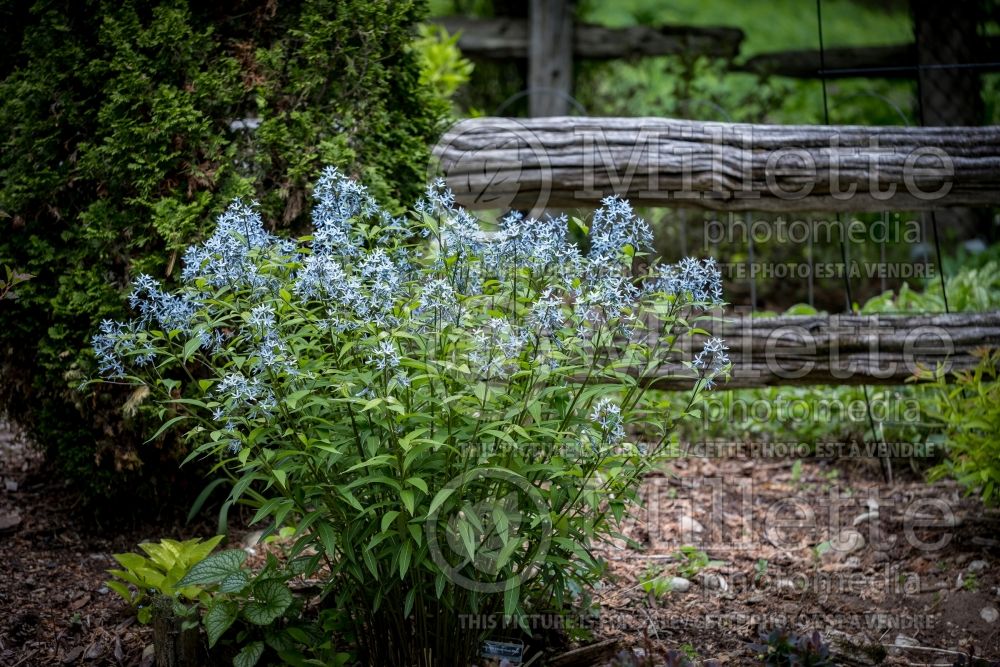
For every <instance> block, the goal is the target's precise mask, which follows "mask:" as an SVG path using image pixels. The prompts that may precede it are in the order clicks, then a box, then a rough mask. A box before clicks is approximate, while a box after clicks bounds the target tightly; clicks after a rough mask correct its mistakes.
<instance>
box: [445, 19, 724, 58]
mask: <svg viewBox="0 0 1000 667" xmlns="http://www.w3.org/2000/svg"><path fill="white" fill-rule="evenodd" d="M434 23H437V24H438V25H441V26H444V28H445V29H446V30H447V31H448V32H449V33H452V34H456V33H457V34H458V48H459V49H461V50H462V53H464V54H465V55H467V56H473V57H478V58H490V59H497V60H508V59H524V58H527V57H528V54H529V51H530V43H531V39H530V36H531V29H530V23H529V21H528V19H519V18H510V17H503V18H493V19H477V18H467V17H464V16H447V17H442V18H438V19H434ZM742 41H743V31H742V30H740V29H739V28H726V27H706V28H700V27H692V26H660V27H652V26H641V25H638V26H628V27H625V28H608V27H605V26H602V25H593V24H590V23H575V24H574V26H573V36H572V50H573V57H575V58H578V59H582V60H611V59H616V58H635V57H641V56H673V55H680V54H685V55H688V56H696V55H702V56H711V57H716V58H732V57H734V56H736V54H737V53H739V50H740V43H741V42H742Z"/></svg>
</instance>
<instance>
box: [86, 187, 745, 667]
mask: <svg viewBox="0 0 1000 667" xmlns="http://www.w3.org/2000/svg"><path fill="white" fill-rule="evenodd" d="M314 197H315V203H314V207H313V211H312V217H313V223H314V226H315V231H314V233H313V235H312V236H311V237H306V238H303V239H300V240H299V241H289V240H285V239H281V238H278V237H276V236H274V235H272V234H270V233H269V232H268V231H267V230H266V229H265V227H264V225H263V223H262V220H261V219H260V217H259V215H258V214H257V212H256V207H255V206H254V205H253V204H250V205H247V204H243V203H240V202H236V203H234V204H233V205H232V206H231V207H230V209H229V210H228V211H226V213H225V214H223V215H222V216H221V217H220V218H219V222H218V225H217V227H216V229H215V231H214V233H213V234H212V236H211V237H210V238H208V239H207V240H206V241H205V242H204V243H201V244H199V245H196V246H193V247H191V248H190V249H189V250H188V251H187V253H186V255H185V258H184V259H185V265H184V269H183V273H182V279H183V280H182V284H181V286H180V287H179V288H178V289H177V290H175V291H174V292H166V291H165V290H164V289H163V288H162V287H161V286H160V285H159V284H158V283H157V282H156V281H155V280H153V279H152V278H150V277H148V276H141V277H140V278H139V279H138V280H136V282H135V287H134V289H133V292H132V294H131V296H130V303H131V305H132V306H133V308H134V309H135V312H136V317H135V319H133V320H131V321H129V322H105V323H104V324H103V325H102V327H101V330H100V332H99V333H98V334H97V335H96V336H95V337H94V349H95V350H96V352H97V355H98V357H99V359H100V363H101V369H102V372H103V373H104V374H105V375H106V376H107V377H108V378H112V379H117V380H118V381H126V382H131V383H142V384H146V385H148V386H149V388H150V389H151V390H152V391H153V393H154V395H157V396H158V397H159V399H160V401H159V403H158V406H159V410H160V411H161V418H162V420H163V423H164V428H167V427H172V426H175V425H181V426H182V427H184V429H185V432H186V433H187V435H188V437H189V439H190V441H191V443H192V444H193V450H192V454H191V456H192V457H213V458H214V459H217V460H218V461H219V465H218V468H217V469H218V470H219V471H220V472H221V473H222V474H226V475H228V476H230V477H231V479H232V482H233V487H232V491H231V493H230V496H229V503H230V504H231V503H242V504H245V505H249V506H251V507H253V508H255V509H256V516H255V517H254V519H255V521H263V520H265V519H266V520H267V521H268V528H267V530H268V532H270V533H273V532H277V531H280V530H282V529H284V530H285V531H286V533H287V532H291V534H292V538H291V542H290V543H289V545H288V552H287V557H288V559H289V560H288V563H289V567H292V568H293V569H294V571H295V572H301V573H304V574H306V575H307V576H318V577H321V578H322V580H323V581H324V582H325V587H324V590H323V594H322V596H321V600H320V602H318V603H315V604H313V605H312V607H308V606H307V607H308V608H309V609H312V610H313V611H314V612H315V613H316V614H318V615H319V617H320V618H324V617H326V618H329V617H332V616H337V615H339V616H338V617H339V618H340V619H341V620H342V621H343V622H344V623H345V625H344V626H343V627H345V628H346V630H344V635H343V638H344V641H345V642H352V643H353V644H354V645H355V647H356V650H357V651H359V653H360V655H361V657H362V658H363V659H365V660H367V661H369V662H371V663H373V664H415V663H417V662H425V661H426V660H427V656H430V661H431V662H436V663H439V664H468V661H469V659H470V658H471V657H472V656H474V655H475V654H476V652H477V650H478V647H479V643H480V642H481V640H482V638H483V636H482V635H483V633H482V632H480V631H478V630H475V629H471V630H470V629H469V628H467V627H463V624H462V623H461V622H460V617H462V616H463V615H468V614H489V613H503V614H504V615H505V616H506V617H507V618H509V619H512V621H515V622H516V621H517V620H518V619H520V618H522V617H523V615H524V614H525V613H527V612H529V611H539V610H554V609H560V608H563V607H565V606H566V605H570V604H573V603H576V602H579V601H580V594H581V591H586V590H587V588H588V586H589V585H590V584H592V583H593V582H594V581H595V579H596V578H597V577H598V576H599V574H600V572H601V567H602V564H601V562H600V561H599V559H598V558H597V557H596V556H595V555H594V554H593V552H592V549H591V546H592V544H594V543H595V542H597V541H601V540H604V539H606V538H609V537H611V536H612V535H614V532H615V527H616V525H617V522H619V521H621V519H622V517H623V515H624V513H625V511H626V509H627V508H628V507H629V505H630V504H632V503H634V502H636V498H637V496H636V490H637V487H638V484H639V481H640V479H641V477H642V475H643V473H644V472H645V471H647V470H648V469H649V468H650V467H651V466H653V465H655V464H656V463H657V462H658V461H659V460H660V458H661V457H662V456H663V453H664V452H665V451H666V449H667V447H666V445H667V444H668V443H669V442H670V438H671V435H672V433H673V425H674V422H675V420H676V419H678V418H680V417H682V416H683V414H684V413H685V412H689V411H691V410H692V409H694V408H693V406H694V404H695V402H696V400H697V397H698V394H699V392H700V391H701V390H703V389H705V388H708V387H710V386H711V384H712V383H713V382H714V381H715V379H716V378H717V377H718V376H719V375H721V374H724V373H725V372H727V369H728V361H729V360H728V356H727V354H726V350H727V348H726V347H725V345H724V343H723V342H722V341H721V340H719V339H717V338H708V339H707V340H704V341H701V342H703V349H702V350H701V351H700V352H698V353H697V355H696V356H693V358H692V357H691V356H690V352H689V351H688V350H689V349H690V345H689V343H694V342H695V341H697V340H698V339H699V338H704V337H705V336H706V335H707V334H706V332H705V331H703V330H701V329H699V328H698V327H699V322H700V321H702V320H704V319H706V318H710V317H711V316H712V315H711V313H712V311H713V310H714V309H717V308H718V307H720V306H722V293H721V280H720V274H719V271H718V268H717V267H716V265H715V264H714V262H713V261H712V260H701V261H699V260H695V259H687V260H684V261H683V262H681V263H680V264H678V265H658V264H656V263H655V262H654V263H653V264H652V266H647V265H646V264H644V262H645V256H646V253H647V251H648V250H649V246H650V244H651V240H652V234H651V232H650V229H649V227H648V226H647V225H646V223H645V222H644V221H643V220H642V219H640V218H639V217H637V216H636V215H635V214H634V212H633V211H632V209H631V207H630V206H629V204H628V203H627V202H626V201H623V200H621V199H619V198H617V197H609V198H607V199H606V200H604V202H603V205H602V207H601V208H600V209H599V210H598V211H597V212H596V213H595V214H594V217H593V220H592V223H591V225H590V230H589V247H587V248H581V247H580V246H578V245H577V244H576V243H574V242H573V241H572V240H571V236H570V234H569V229H570V225H571V224H576V225H578V226H580V227H581V228H584V227H583V223H582V222H580V221H578V220H574V221H572V222H571V221H570V220H569V219H567V218H566V217H565V216H562V217H548V218H546V219H544V220H535V219H526V218H525V217H524V216H522V215H521V214H520V213H516V212H515V213H510V214H508V215H507V216H505V217H504V218H503V219H502V220H500V222H499V223H498V224H497V225H495V226H493V227H488V226H485V225H483V224H482V223H480V221H478V220H477V219H476V218H474V217H473V216H472V215H471V214H469V213H468V212H467V211H464V210H462V209H460V208H458V207H456V205H455V202H454V198H453V196H452V194H451V193H450V192H449V191H448V190H447V189H446V187H445V186H444V184H443V183H442V182H440V181H438V182H435V183H434V184H432V185H431V186H430V187H428V188H427V190H426V195H425V197H424V198H423V200H422V201H420V202H419V203H418V205H417V206H416V208H415V211H414V212H413V213H412V214H410V215H409V216H408V217H406V218H397V217H394V216H392V215H390V214H389V213H387V212H386V211H385V210H383V209H382V208H381V207H380V206H379V205H378V204H377V203H376V202H375V201H374V200H373V198H372V197H371V196H370V195H369V194H368V192H367V191H366V190H365V188H364V187H362V186H361V185H359V184H358V183H356V182H354V181H352V180H351V179H349V178H347V177H345V176H344V175H343V174H341V173H340V172H339V171H337V170H336V169H332V168H330V169H327V170H326V171H324V172H323V174H322V176H321V177H320V178H319V180H318V181H317V183H316V185H315V192H314ZM584 229H585V228H584ZM637 267H640V268H637ZM696 344H697V343H696ZM664 374H673V375H675V376H676V375H685V376H687V377H690V378H691V386H692V392H691V396H690V398H689V399H686V400H685V401H684V402H683V405H685V406H686V407H684V408H683V409H681V408H678V407H677V404H676V403H672V402H670V401H669V400H668V398H666V397H665V395H664V394H660V393H657V392H651V391H648V389H649V387H650V386H651V384H654V381H655V379H656V378H657V377H662V376H663V375H664ZM637 427H641V431H642V433H643V434H644V435H643V439H642V441H641V442H634V441H633V440H632V439H630V434H633V433H636V432H637ZM294 608H296V609H301V608H302V605H299V606H298V607H294ZM324 614H325V615H326V616H324ZM216 615H217V614H216ZM282 622H284V623H289V624H290V623H292V620H289V619H286V620H284V621H281V620H280V619H279V620H278V621H275V622H274V624H272V625H275V627H277V626H279V625H280V624H281V623H282ZM265 631H270V630H267V629H265ZM215 634H216V636H218V635H219V632H216V633H215ZM296 636H299V637H300V640H298V641H292V640H289V641H286V642H284V643H283V644H282V646H283V649H282V650H284V651H285V653H283V654H282V656H283V659H285V660H288V659H290V658H288V656H289V655H291V654H290V653H288V652H289V651H292V650H293V649H292V648H289V646H290V645H297V646H298V648H296V649H295V650H299V651H303V652H306V653H308V647H305V646H301V645H300V644H301V643H302V641H301V637H302V636H304V635H301V634H300V635H296ZM269 645H270V644H269Z"/></svg>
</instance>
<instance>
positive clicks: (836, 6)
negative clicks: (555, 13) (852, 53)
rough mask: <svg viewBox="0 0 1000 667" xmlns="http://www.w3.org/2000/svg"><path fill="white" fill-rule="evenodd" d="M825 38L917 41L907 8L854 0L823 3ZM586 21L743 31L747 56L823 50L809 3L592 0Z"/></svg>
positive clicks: (584, 8)
mask: <svg viewBox="0 0 1000 667" xmlns="http://www.w3.org/2000/svg"><path fill="white" fill-rule="evenodd" d="M822 6H823V39H824V41H825V45H826V46H827V47H831V46H871V45H878V44H892V43H900V42H907V41H912V40H913V28H912V25H911V22H910V17H909V14H908V12H907V11H906V9H905V6H903V7H902V8H900V9H897V10H894V11H885V10H883V9H879V8H875V7H871V6H869V5H866V4H865V3H860V2H851V1H849V0H823V5H822ZM578 14H579V15H580V17H581V18H582V19H583V20H585V21H590V22H593V23H602V24H604V25H608V26H615V27H621V26H628V25H635V24H648V25H654V24H660V23H674V24H683V25H694V26H729V27H734V28H741V29H742V30H743V31H744V32H745V33H746V39H745V40H744V42H743V47H742V49H741V55H742V56H744V57H745V56H752V55H756V54H758V53H764V52H769V51H782V50H786V49H815V48H818V47H819V41H818V35H817V28H816V26H817V23H816V4H815V3H814V2H809V1H808V0H771V1H770V2H767V3H760V2H745V1H734V0H710V1H706V0H671V2H662V3H661V2H655V1H651V0H615V2H607V1H606V0H604V1H595V0H589V1H586V2H583V3H581V6H580V9H579V11H578Z"/></svg>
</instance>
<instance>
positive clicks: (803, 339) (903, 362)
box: [650, 312, 1000, 389]
mask: <svg viewBox="0 0 1000 667" xmlns="http://www.w3.org/2000/svg"><path fill="white" fill-rule="evenodd" d="M714 333H716V334H717V335H719V336H721V337H722V338H724V339H725V340H726V344H727V345H728V346H729V348H730V351H729V354H730V357H731V358H732V361H733V372H732V377H731V378H730V380H729V382H728V383H726V384H723V385H721V386H722V387H725V388H727V389H746V388H752V387H771V386H791V385H861V384H866V385H893V384H896V385H899V384H904V383H905V382H907V381H908V380H910V379H911V378H913V377H914V375H916V374H918V373H923V372H925V371H934V370H937V369H939V368H940V369H942V370H945V371H947V372H949V373H953V372H955V371H961V370H967V369H970V368H973V367H974V366H976V365H977V364H978V363H979V361H980V358H979V357H978V356H976V350H977V349H979V348H983V347H992V348H997V347H1000V312H988V313H951V314H944V313H939V314H932V315H881V314H880V315H830V316H826V315H816V316H786V317H774V318H752V317H749V316H748V317H738V318H730V319H728V320H726V321H724V322H722V323H720V326H717V327H716V330H715V332H714ZM687 352H690V351H687ZM687 356H688V357H690V354H688V355H687ZM924 379H926V378H924ZM650 384H651V385H652V386H656V387H658V388H662V389H689V388H690V387H691V385H692V383H691V372H690V371H687V370H686V369H684V370H682V369H681V368H680V367H674V368H666V369H664V370H663V371H662V372H661V373H660V374H659V375H658V377H657V378H656V379H655V380H654V381H652V382H651V383H650Z"/></svg>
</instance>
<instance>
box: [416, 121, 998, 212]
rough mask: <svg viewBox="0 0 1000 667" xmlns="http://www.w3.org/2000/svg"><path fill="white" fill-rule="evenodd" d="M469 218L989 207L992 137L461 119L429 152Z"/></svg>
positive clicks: (993, 183)
mask: <svg viewBox="0 0 1000 667" xmlns="http://www.w3.org/2000/svg"><path fill="white" fill-rule="evenodd" d="M434 154H435V156H436V157H437V158H438V159H439V160H440V167H441V170H442V171H443V173H444V175H445V178H446V180H447V182H448V185H449V186H450V187H451V188H452V190H453V191H454V192H455V196H456V198H457V200H458V201H459V203H460V204H462V205H463V206H466V207H468V208H479V209H482V208H511V207H516V208H523V209H539V208H545V207H549V208H552V207H578V206H583V207H586V206H593V205H594V204H596V203H598V202H599V201H600V199H601V198H603V197H605V196H607V195H608V194H611V193H617V194H620V195H622V196H624V197H627V198H628V199H629V200H630V201H631V202H632V203H633V205H636V206H685V207H700V208H705V209H712V210H732V211H882V210H886V209H895V210H906V211H909V210H927V209H940V208H942V207H951V206H997V205H1000V127H998V126H987V127H860V126H799V125H752V124H730V123H704V122H698V121H687V120H673V119H664V118H577V117H546V118H525V119H512V118H472V119H467V120H463V121H461V122H459V123H457V124H456V125H454V126H453V127H452V128H451V129H450V130H449V131H448V132H446V133H445V134H444V136H443V137H442V138H441V140H440V141H439V142H438V144H437V146H436V147H435V149H434Z"/></svg>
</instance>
